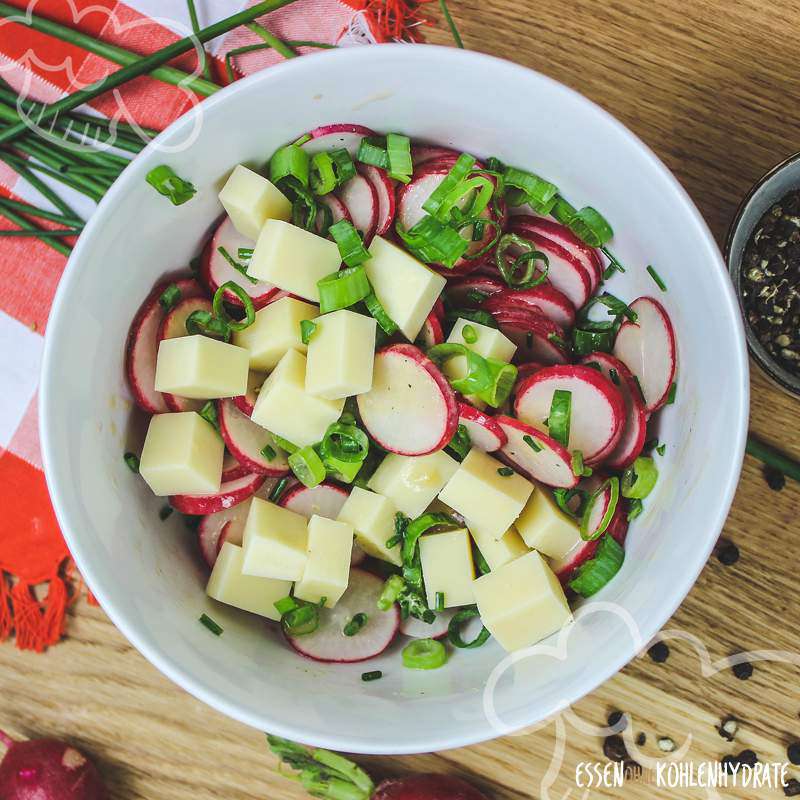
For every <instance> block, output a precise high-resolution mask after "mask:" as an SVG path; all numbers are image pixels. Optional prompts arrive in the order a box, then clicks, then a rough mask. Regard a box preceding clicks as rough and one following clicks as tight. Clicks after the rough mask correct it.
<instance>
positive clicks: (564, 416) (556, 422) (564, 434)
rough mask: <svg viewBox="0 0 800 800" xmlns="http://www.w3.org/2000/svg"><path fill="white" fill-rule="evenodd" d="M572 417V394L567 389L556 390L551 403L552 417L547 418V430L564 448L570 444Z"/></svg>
mask: <svg viewBox="0 0 800 800" xmlns="http://www.w3.org/2000/svg"><path fill="white" fill-rule="evenodd" d="M571 416H572V392H569V391H567V390H566V389H556V390H555V391H554V392H553V399H552V400H551V401H550V416H548V418H547V428H548V432H549V433H550V436H551V438H553V439H555V440H556V441H557V442H559V443H560V444H561V445H563V446H564V447H566V446H567V443H568V442H569V427H570V418H571Z"/></svg>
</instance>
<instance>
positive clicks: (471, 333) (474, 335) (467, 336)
mask: <svg viewBox="0 0 800 800" xmlns="http://www.w3.org/2000/svg"><path fill="white" fill-rule="evenodd" d="M461 335H462V336H463V337H464V341H465V342H466V343H467V344H475V342H477V341H478V332H477V331H476V330H475V328H473V327H472V325H465V326H464V327H463V328H462V329H461Z"/></svg>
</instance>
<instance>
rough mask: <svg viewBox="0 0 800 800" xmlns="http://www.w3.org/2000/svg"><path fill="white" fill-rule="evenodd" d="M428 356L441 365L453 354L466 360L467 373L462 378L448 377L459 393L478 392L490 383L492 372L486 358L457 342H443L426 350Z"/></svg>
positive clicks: (486, 387)
mask: <svg viewBox="0 0 800 800" xmlns="http://www.w3.org/2000/svg"><path fill="white" fill-rule="evenodd" d="M427 355H428V358H430V359H431V360H432V361H433V362H434V363H435V364H437V365H441V364H442V363H444V362H445V361H447V360H448V359H449V358H452V357H453V356H463V357H464V358H466V360H467V375H466V377H464V378H457V379H455V380H453V379H450V385H451V386H452V387H453V388H454V389H455V390H456V391H457V392H461V394H478V393H479V392H482V391H483V390H484V389H488V388H489V387H490V386H491V385H492V372H491V369H490V368H489V364H488V363H487V361H486V359H485V358H484V357H483V356H482V355H479V354H478V353H476V352H475V351H474V350H470V349H469V348H468V347H467V346H466V345H463V344H459V343H458V342H443V343H442V344H437V345H434V346H433V347H431V348H430V350H428V353H427Z"/></svg>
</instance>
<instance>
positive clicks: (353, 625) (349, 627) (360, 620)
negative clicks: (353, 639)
mask: <svg viewBox="0 0 800 800" xmlns="http://www.w3.org/2000/svg"><path fill="white" fill-rule="evenodd" d="M367 620H368V617H367V615H366V614H365V613H364V612H363V611H359V612H358V613H357V614H354V615H353V618H352V619H351V620H349V621H348V622H347V624H346V625H345V626H344V628H343V629H342V633H343V634H344V635H345V636H355V635H356V634H357V633H358V632H359V631H360V630H361V629H362V628H363V627H364V626H365V625H366V624H367Z"/></svg>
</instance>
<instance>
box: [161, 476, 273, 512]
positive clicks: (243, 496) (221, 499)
mask: <svg viewBox="0 0 800 800" xmlns="http://www.w3.org/2000/svg"><path fill="white" fill-rule="evenodd" d="M264 478H265V476H264V475H260V474H250V475H245V476H243V477H241V478H237V479H236V480H234V481H228V482H227V483H223V484H222V486H220V489H219V491H218V492H216V493H215V494H174V495H172V496H171V497H170V498H169V504H170V505H171V506H172V507H173V508H174V509H175V510H176V511H180V512H181V514H193V515H201V516H204V515H206V514H214V513H216V512H217V511H222V510H223V509H225V508H233V506H235V505H238V504H239V503H241V502H243V501H244V500H247V498H248V497H252V496H253V495H254V494H255V493H256V492H257V491H258V490H259V489H260V488H261V485H262V484H263V483H264Z"/></svg>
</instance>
